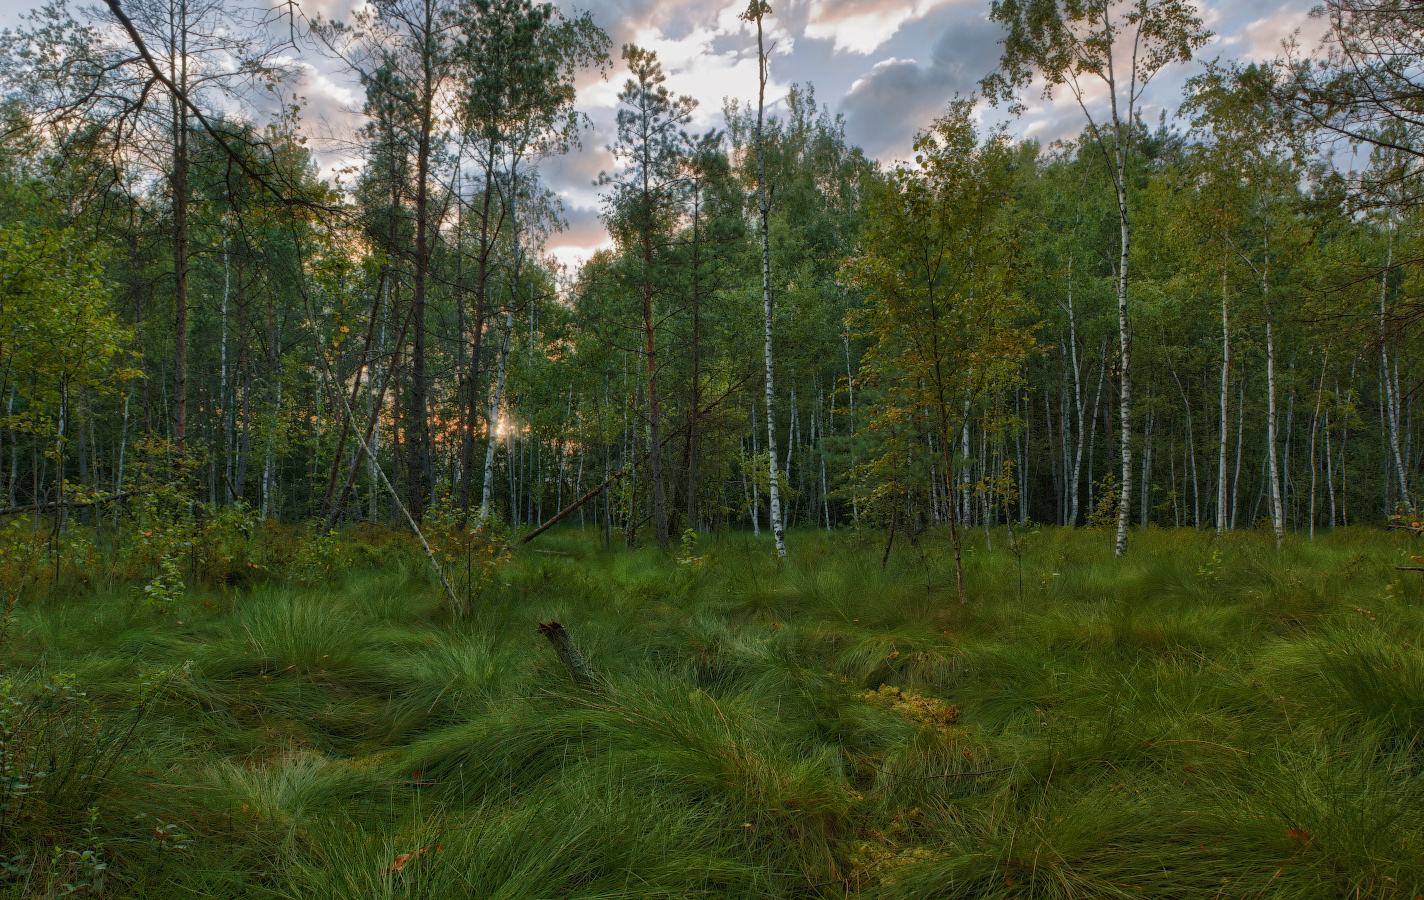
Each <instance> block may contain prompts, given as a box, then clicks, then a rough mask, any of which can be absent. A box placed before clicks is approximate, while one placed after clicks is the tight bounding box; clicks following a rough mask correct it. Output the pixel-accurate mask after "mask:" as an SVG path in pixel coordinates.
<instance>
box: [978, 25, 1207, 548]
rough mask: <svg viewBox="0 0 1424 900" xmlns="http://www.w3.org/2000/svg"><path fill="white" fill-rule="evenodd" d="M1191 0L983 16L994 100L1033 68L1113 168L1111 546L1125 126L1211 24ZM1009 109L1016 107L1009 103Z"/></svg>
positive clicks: (1128, 462)
mask: <svg viewBox="0 0 1424 900" xmlns="http://www.w3.org/2000/svg"><path fill="white" fill-rule="evenodd" d="M1196 13H1197V10H1196V6H1195V5H1194V4H1192V3H1191V2H1190V0H993V3H992V6H991V7H990V13H989V15H990V18H991V19H993V20H994V21H996V22H1000V23H1002V24H1003V25H1004V26H1005V28H1006V31H1007V33H1006V35H1005V38H1004V40H1003V42H1002V43H1003V45H1004V53H1003V57H1002V58H1001V60H1000V69H999V71H998V72H997V73H995V74H993V75H991V76H989V77H988V78H986V79H985V80H984V82H983V87H984V89H985V93H986V95H987V96H988V97H990V98H991V99H992V100H996V101H997V100H1000V99H1004V100H1012V99H1013V98H1014V97H1015V96H1016V95H1017V92H1018V91H1019V90H1021V89H1022V88H1024V87H1026V86H1027V85H1029V84H1030V83H1031V82H1032V80H1033V78H1034V77H1035V76H1037V77H1039V78H1040V79H1042V81H1043V85H1044V87H1043V95H1044V97H1045V98H1051V97H1052V95H1053V91H1054V89H1055V88H1063V89H1066V90H1067V91H1068V93H1069V94H1070V95H1071V96H1072V97H1073V100H1074V101H1075V102H1076V103H1077V104H1078V108H1079V109H1080V110H1082V112H1083V115H1084V116H1085V117H1086V118H1087V121H1088V129H1089V131H1090V133H1091V134H1092V136H1093V140H1094V142H1095V143H1096V145H1097V149H1098V151H1099V152H1100V153H1102V154H1103V157H1104V160H1105V161H1106V163H1107V166H1108V170H1109V172H1110V173H1111V175H1112V183H1113V189H1114V192H1115V193H1116V199H1117V213H1118V224H1119V233H1120V239H1119V246H1118V262H1117V278H1116V281H1117V310H1118V378H1119V401H1120V402H1119V404H1118V406H1119V414H1120V418H1121V423H1120V424H1121V429H1122V434H1121V453H1122V482H1121V495H1120V496H1119V498H1118V516H1117V540H1116V544H1115V552H1116V554H1117V555H1118V556H1122V555H1123V554H1124V553H1126V552H1127V527H1128V522H1129V517H1130V514H1131V493H1132V489H1131V485H1132V379H1131V366H1130V363H1131V329H1130V323H1129V317H1128V285H1129V279H1128V271H1129V268H1128V264H1129V261H1130V249H1131V245H1132V226H1131V217H1130V216H1129V208H1128V202H1129V197H1128V193H1129V190H1128V188H1129V182H1128V166H1129V163H1130V158H1131V152H1132V148H1131V141H1132V126H1133V123H1134V122H1135V121H1136V118H1137V113H1138V110H1139V109H1140V105H1141V100H1142V94H1143V91H1144V90H1145V89H1146V88H1147V85H1148V84H1149V83H1150V82H1151V81H1152V79H1153V78H1154V77H1155V76H1156V75H1157V74H1158V73H1159V72H1161V71H1162V70H1163V69H1165V68H1166V67H1167V66H1169V65H1171V64H1173V63H1178V62H1187V61H1189V60H1190V59H1191V58H1192V54H1193V53H1194V52H1195V51H1196V50H1197V49H1198V48H1200V47H1201V46H1202V45H1203V44H1205V43H1206V41H1207V39H1208V38H1210V37H1211V32H1209V31H1207V30H1206V29H1205V28H1204V27H1203V26H1202V20H1201V19H1200V18H1199V17H1198V16H1197V14H1196ZM1094 84H1097V85H1100V86H1101V88H1103V89H1105V90H1106V92H1107V94H1108V111H1107V119H1106V121H1100V118H1101V113H1100V112H1095V111H1094V109H1093V107H1092V105H1091V102H1092V101H1091V99H1090V93H1089V92H1090V91H1091V90H1092V89H1093V85H1094ZM1013 108H1014V109H1015V110H1021V109H1022V105H1021V104H1020V103H1019V102H1017V101H1015V102H1014V103H1013Z"/></svg>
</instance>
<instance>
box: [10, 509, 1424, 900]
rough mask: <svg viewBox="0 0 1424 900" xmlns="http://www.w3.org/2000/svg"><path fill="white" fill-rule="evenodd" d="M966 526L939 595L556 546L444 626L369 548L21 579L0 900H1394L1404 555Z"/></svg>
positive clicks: (413, 581)
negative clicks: (959, 572)
mask: <svg viewBox="0 0 1424 900" xmlns="http://www.w3.org/2000/svg"><path fill="white" fill-rule="evenodd" d="M994 537H995V541H994V545H995V547H998V548H1000V549H999V550H997V551H991V550H989V549H988V546H987V544H986V543H985V538H984V535H983V534H982V533H975V534H966V535H965V540H966V547H965V556H966V559H967V560H968V571H969V576H970V588H971V598H970V603H969V604H968V605H967V606H961V605H960V604H959V603H958V600H957V598H956V597H955V595H954V580H953V570H952V560H951V557H950V555H949V550H948V540H947V535H942V534H939V533H937V532H934V531H930V532H928V533H926V534H924V535H921V536H919V538H918V540H917V541H916V542H915V543H914V544H910V545H902V546H901V547H900V548H899V549H897V550H895V551H893V552H892V553H891V555H890V556H889V558H888V560H886V561H885V563H884V565H883V567H882V561H881V552H882V550H883V547H884V544H883V541H882V540H879V539H876V538H875V536H874V535H841V534H832V535H827V534H824V533H812V532H806V533H799V534H793V535H792V536H791V540H790V547H791V552H790V555H789V557H788V559H787V560H786V562H785V563H784V564H783V565H781V566H778V565H777V564H776V562H775V561H774V559H773V558H772V556H771V554H770V553H769V552H768V551H767V548H766V547H765V546H763V545H762V544H761V543H759V542H757V541H755V540H753V539H752V538H750V537H749V536H745V535H729V536H725V537H723V538H720V539H708V540H704V541H703V543H701V544H699V546H698V547H697V554H698V557H697V558H698V560H700V561H698V562H690V561H681V560H679V559H678V558H677V556H676V554H671V553H670V554H663V553H660V552H658V551H656V550H653V549H647V548H644V549H636V550H631V551H619V552H613V551H609V550H606V549H604V548H601V547H600V546H599V545H598V543H597V541H596V539H594V538H593V537H592V536H591V535H590V536H587V537H585V536H583V535H580V534H579V533H578V532H577V531H563V532H556V533H554V534H552V535H551V536H550V543H548V544H547V545H545V547H546V548H548V549H551V550H552V552H548V553H534V552H530V551H527V550H526V551H523V552H516V553H514V554H513V555H512V556H508V557H505V556H498V557H493V560H494V561H493V562H489V563H488V564H487V565H486V566H485V568H484V569H483V570H482V574H481V581H480V584H479V585H478V587H479V590H478V592H475V591H473V590H472V591H471V593H470V603H469V609H468V610H467V611H466V614H465V615H464V616H463V617H462V618H453V617H451V615H450V614H449V613H448V611H447V610H446V609H445V607H444V605H443V603H442V595H441V592H440V589H439V588H438V586H436V585H433V584H431V583H430V579H429V577H428V576H427V575H426V573H425V570H424V569H422V567H421V564H420V560H419V559H418V558H416V557H414V556H413V553H414V550H413V548H412V547H411V545H410V542H409V541H408V540H406V539H404V538H399V537H396V536H392V535H387V534H384V533H380V532H373V531H370V530H362V531H359V532H353V533H351V534H338V535H334V536H333V535H317V534H315V533H306V532H301V533H290V534H289V533H286V532H273V533H271V534H268V533H267V531H266V530H264V529H263V528H256V527H254V528H252V529H250V533H243V535H242V537H241V538H240V539H238V538H233V539H232V540H230V541H227V542H226V543H220V544H218V545H216V546H214V547H212V548H209V549H205V550H204V551H203V552H202V553H198V554H196V555H195V557H194V560H195V562H194V563H193V565H194V566H195V568H196V576H195V577H193V578H191V579H189V584H188V585H187V586H185V587H184V588H183V590H182V591H180V592H177V593H176V594H175V595H174V596H173V597H171V598H168V599H167V600H165V602H164V603H163V604H155V603H150V602H146V601H145V600H144V599H143V594H142V586H143V585H142V584H138V583H137V582H136V583H135V584H126V583H124V582H122V580H118V581H116V580H113V579H106V580H102V583H100V582H98V581H96V582H95V584H94V585H92V586H91V587H88V588H84V589H78V588H76V589H74V590H70V591H68V592H67V593H65V592H59V591H55V590H50V591H48V592H39V591H36V592H34V593H32V594H31V595H29V597H28V599H27V600H26V602H21V603H19V604H18V605H17V607H16V609H15V610H14V612H13V615H12V617H11V619H10V622H9V626H8V628H7V630H6V633H5V639H4V642H3V643H0V666H3V670H4V672H5V673H6V675H5V677H6V680H5V681H4V682H3V684H4V688H3V710H0V897H6V898H8V897H14V898H19V897H24V898H31V897H36V898H48V897H61V896H111V897H142V898H164V900H167V898H177V897H191V896H212V897H249V896H251V897H286V898H303V900H305V898H324V900H368V898H447V897H457V896H461V897H463V896H471V897H481V898H484V897H494V898H511V900H513V898H527V900H548V898H555V897H568V898H595V897H597V898H649V897H655V898H664V897H665V898H688V897H722V898H744V897H767V898H867V900H869V898H877V900H930V898H961V897H962V898H976V900H978V898H1045V900H1047V898H1053V900H1099V898H1142V897H1154V898H1157V897H1165V898H1184V900H1194V898H1201V900H1216V898H1247V897H1250V898H1263V897H1270V898H1301V900H1305V898H1324V897H1370V898H1386V900H1395V898H1399V900H1413V898H1416V897H1419V896H1421V895H1424V817H1421V816H1420V815H1419V812H1418V811H1419V810H1420V809H1424V651H1421V640H1424V590H1421V588H1424V586H1421V585H1420V584H1419V583H1417V582H1413V581H1407V580H1402V576H1401V575H1400V573H1397V572H1396V571H1395V570H1394V569H1393V565H1394V563H1395V562H1396V560H1397V556H1398V554H1399V552H1400V551H1401V550H1403V549H1405V548H1404V546H1403V543H1402V542H1403V541H1406V540H1408V538H1407V537H1401V536H1399V535H1390V534H1386V533H1382V532H1377V531H1362V530H1350V531H1346V530H1342V531H1339V532H1335V533H1332V534H1327V535H1322V536H1320V538H1319V539H1318V540H1316V541H1314V542H1306V541H1292V540H1288V541H1287V542H1286V546H1285V548H1284V549H1282V550H1279V551H1278V550H1276V549H1275V547H1274V546H1273V543H1272V542H1271V541H1270V540H1269V539H1264V538H1262V537H1261V536H1260V535H1256V534H1253V533H1243V534H1237V535H1228V536H1226V537H1224V538H1216V537H1214V536H1210V535H1205V534H1201V533H1196V532H1189V531H1165V530H1149V531H1147V532H1144V533H1142V534H1141V535H1139V536H1138V537H1137V538H1136V539H1135V543H1134V548H1133V554H1132V556H1130V557H1129V558H1128V559H1127V560H1125V561H1123V560H1116V559H1114V558H1113V555H1112V549H1111V545H1110V542H1109V541H1108V540H1107V539H1106V538H1104V537H1103V535H1101V534H1098V533H1095V532H1084V531H1076V532H1073V531H1065V530H1041V531H1040V532H1038V533H1037V535H1036V537H1035V538H1034V540H1033V541H1032V542H1031V544H1030V546H1029V547H1028V549H1027V551H1026V552H1025V553H1024V555H1023V557H1022V559H1019V558H1017V557H1015V556H1013V555H1012V554H1010V553H1008V552H1007V551H1006V550H1003V549H1002V548H1003V547H1004V545H1005V543H1006V542H1005V541H1004V540H1003V539H1002V538H1003V536H999V535H996V536H994ZM272 542H278V543H281V544H283V545H282V546H278V545H274V544H273V543H272ZM487 555H488V554H487ZM455 556H456V557H457V558H458V554H456V555H455ZM462 564H463V563H462ZM1021 573H1022V586H1020V574H1021ZM136 578H137V580H138V581H143V583H145V584H146V583H147V582H146V581H145V580H144V579H145V578H146V576H143V575H140V576H136ZM549 621H559V622H561V623H563V624H564V625H565V626H566V627H567V628H568V629H569V631H570V632H571V633H572V634H573V636H574V639H575V640H576V641H577V643H578V645H579V648H580V650H581V651H582V652H583V653H584V654H585V656H587V657H588V658H589V660H590V662H591V663H592V665H593V667H594V669H596V671H597V673H598V677H597V679H596V681H595V682H594V683H593V684H592V686H591V687H584V686H580V684H578V683H577V682H575V681H574V680H573V678H571V677H570V674H569V673H568V672H567V671H566V670H565V669H564V668H563V666H562V665H561V663H560V662H559V660H558V658H557V657H556V656H555V655H554V653H553V652H552V650H551V649H550V647H549V646H548V645H547V643H545V642H544V639H543V638H542V637H540V636H539V635H538V634H537V633H536V631H535V626H536V625H537V624H538V623H540V622H549Z"/></svg>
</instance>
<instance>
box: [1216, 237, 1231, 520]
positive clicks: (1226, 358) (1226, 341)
mask: <svg viewBox="0 0 1424 900" xmlns="http://www.w3.org/2000/svg"><path fill="white" fill-rule="evenodd" d="M1226 298H1227V295H1226V253H1225V251H1223V252H1222V256H1221V447H1220V454H1219V456H1218V459H1217V471H1216V478H1217V484H1216V533H1217V534H1221V533H1223V532H1225V531H1226V523H1227V517H1226V443H1227V434H1228V432H1229V430H1230V426H1229V424H1228V422H1229V419H1228V413H1229V409H1228V408H1229V406H1230V397H1231V394H1230V391H1229V390H1228V379H1229V375H1230V372H1231V320H1230V319H1229V318H1228V311H1227V305H1226Z"/></svg>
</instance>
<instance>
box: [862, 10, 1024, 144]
mask: <svg viewBox="0 0 1424 900" xmlns="http://www.w3.org/2000/svg"><path fill="white" fill-rule="evenodd" d="M998 40H999V28H998V26H997V25H994V24H993V23H991V22H989V21H988V19H987V18H985V17H983V16H982V15H981V16H978V17H976V18H975V19H973V20H972V21H970V22H968V23H959V24H955V25H951V26H947V27H946V28H945V29H944V30H943V31H942V32H941V34H940V36H939V39H938V40H937V41H936V42H935V45H934V48H933V50H932V52H931V54H930V61H929V62H928V63H923V64H922V63H920V62H918V61H916V60H914V59H899V58H896V57H891V58H889V59H886V60H882V61H880V62H878V63H876V64H875V65H874V66H873V67H871V69H870V71H869V72H867V73H866V74H864V75H862V76H861V77H860V78H858V79H856V81H855V83H854V84H852V85H851V86H850V90H849V91H847V92H846V95H845V97H844V99H843V100H842V101H841V104H840V105H841V111H842V112H843V113H845V117H846V135H847V137H849V138H850V140H851V141H852V142H854V143H856V144H859V145H860V146H861V147H863V148H864V149H865V151H866V153H868V154H869V155H871V156H875V157H880V158H885V157H887V156H896V155H903V154H905V153H907V152H908V151H909V148H910V144H911V142H912V140H913V138H914V135H915V133H916V132H917V131H919V130H920V129H922V128H924V127H925V126H926V125H928V124H929V123H930V122H931V121H932V120H933V119H934V117H935V116H937V115H938V114H939V113H940V112H942V111H943V110H944V108H945V107H946V106H947V105H948V104H949V102H950V101H951V100H952V99H954V97H955V95H956V94H960V95H963V96H968V95H970V94H973V93H974V92H975V90H976V89H977V88H978V83H979V79H981V78H983V77H984V76H985V75H987V74H988V73H989V72H990V71H992V70H993V68H994V66H995V65H996V64H997V62H998V58H999V47H998Z"/></svg>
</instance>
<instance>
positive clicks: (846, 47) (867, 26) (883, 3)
mask: <svg viewBox="0 0 1424 900" xmlns="http://www.w3.org/2000/svg"><path fill="white" fill-rule="evenodd" d="M944 2H945V0H916V2H907V0H816V2H813V3H812V4H811V5H810V14H809V15H808V16H807V19H806V22H805V25H804V33H805V35H806V37H808V38H813V39H817V40H829V41H833V42H834V44H835V49H836V51H837V52H850V53H858V54H861V55H862V56H864V55H867V54H870V53H874V52H875V51H876V50H878V49H880V48H881V47H882V46H884V45H885V43H886V42H887V41H889V40H890V39H891V38H892V37H894V36H895V34H896V32H898V31H899V30H900V28H901V27H902V26H904V25H905V23H906V22H909V21H912V20H915V19H920V18H923V17H924V16H925V15H926V14H927V13H929V12H930V11H931V10H933V9H935V8H937V7H939V6H942V5H944Z"/></svg>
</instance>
